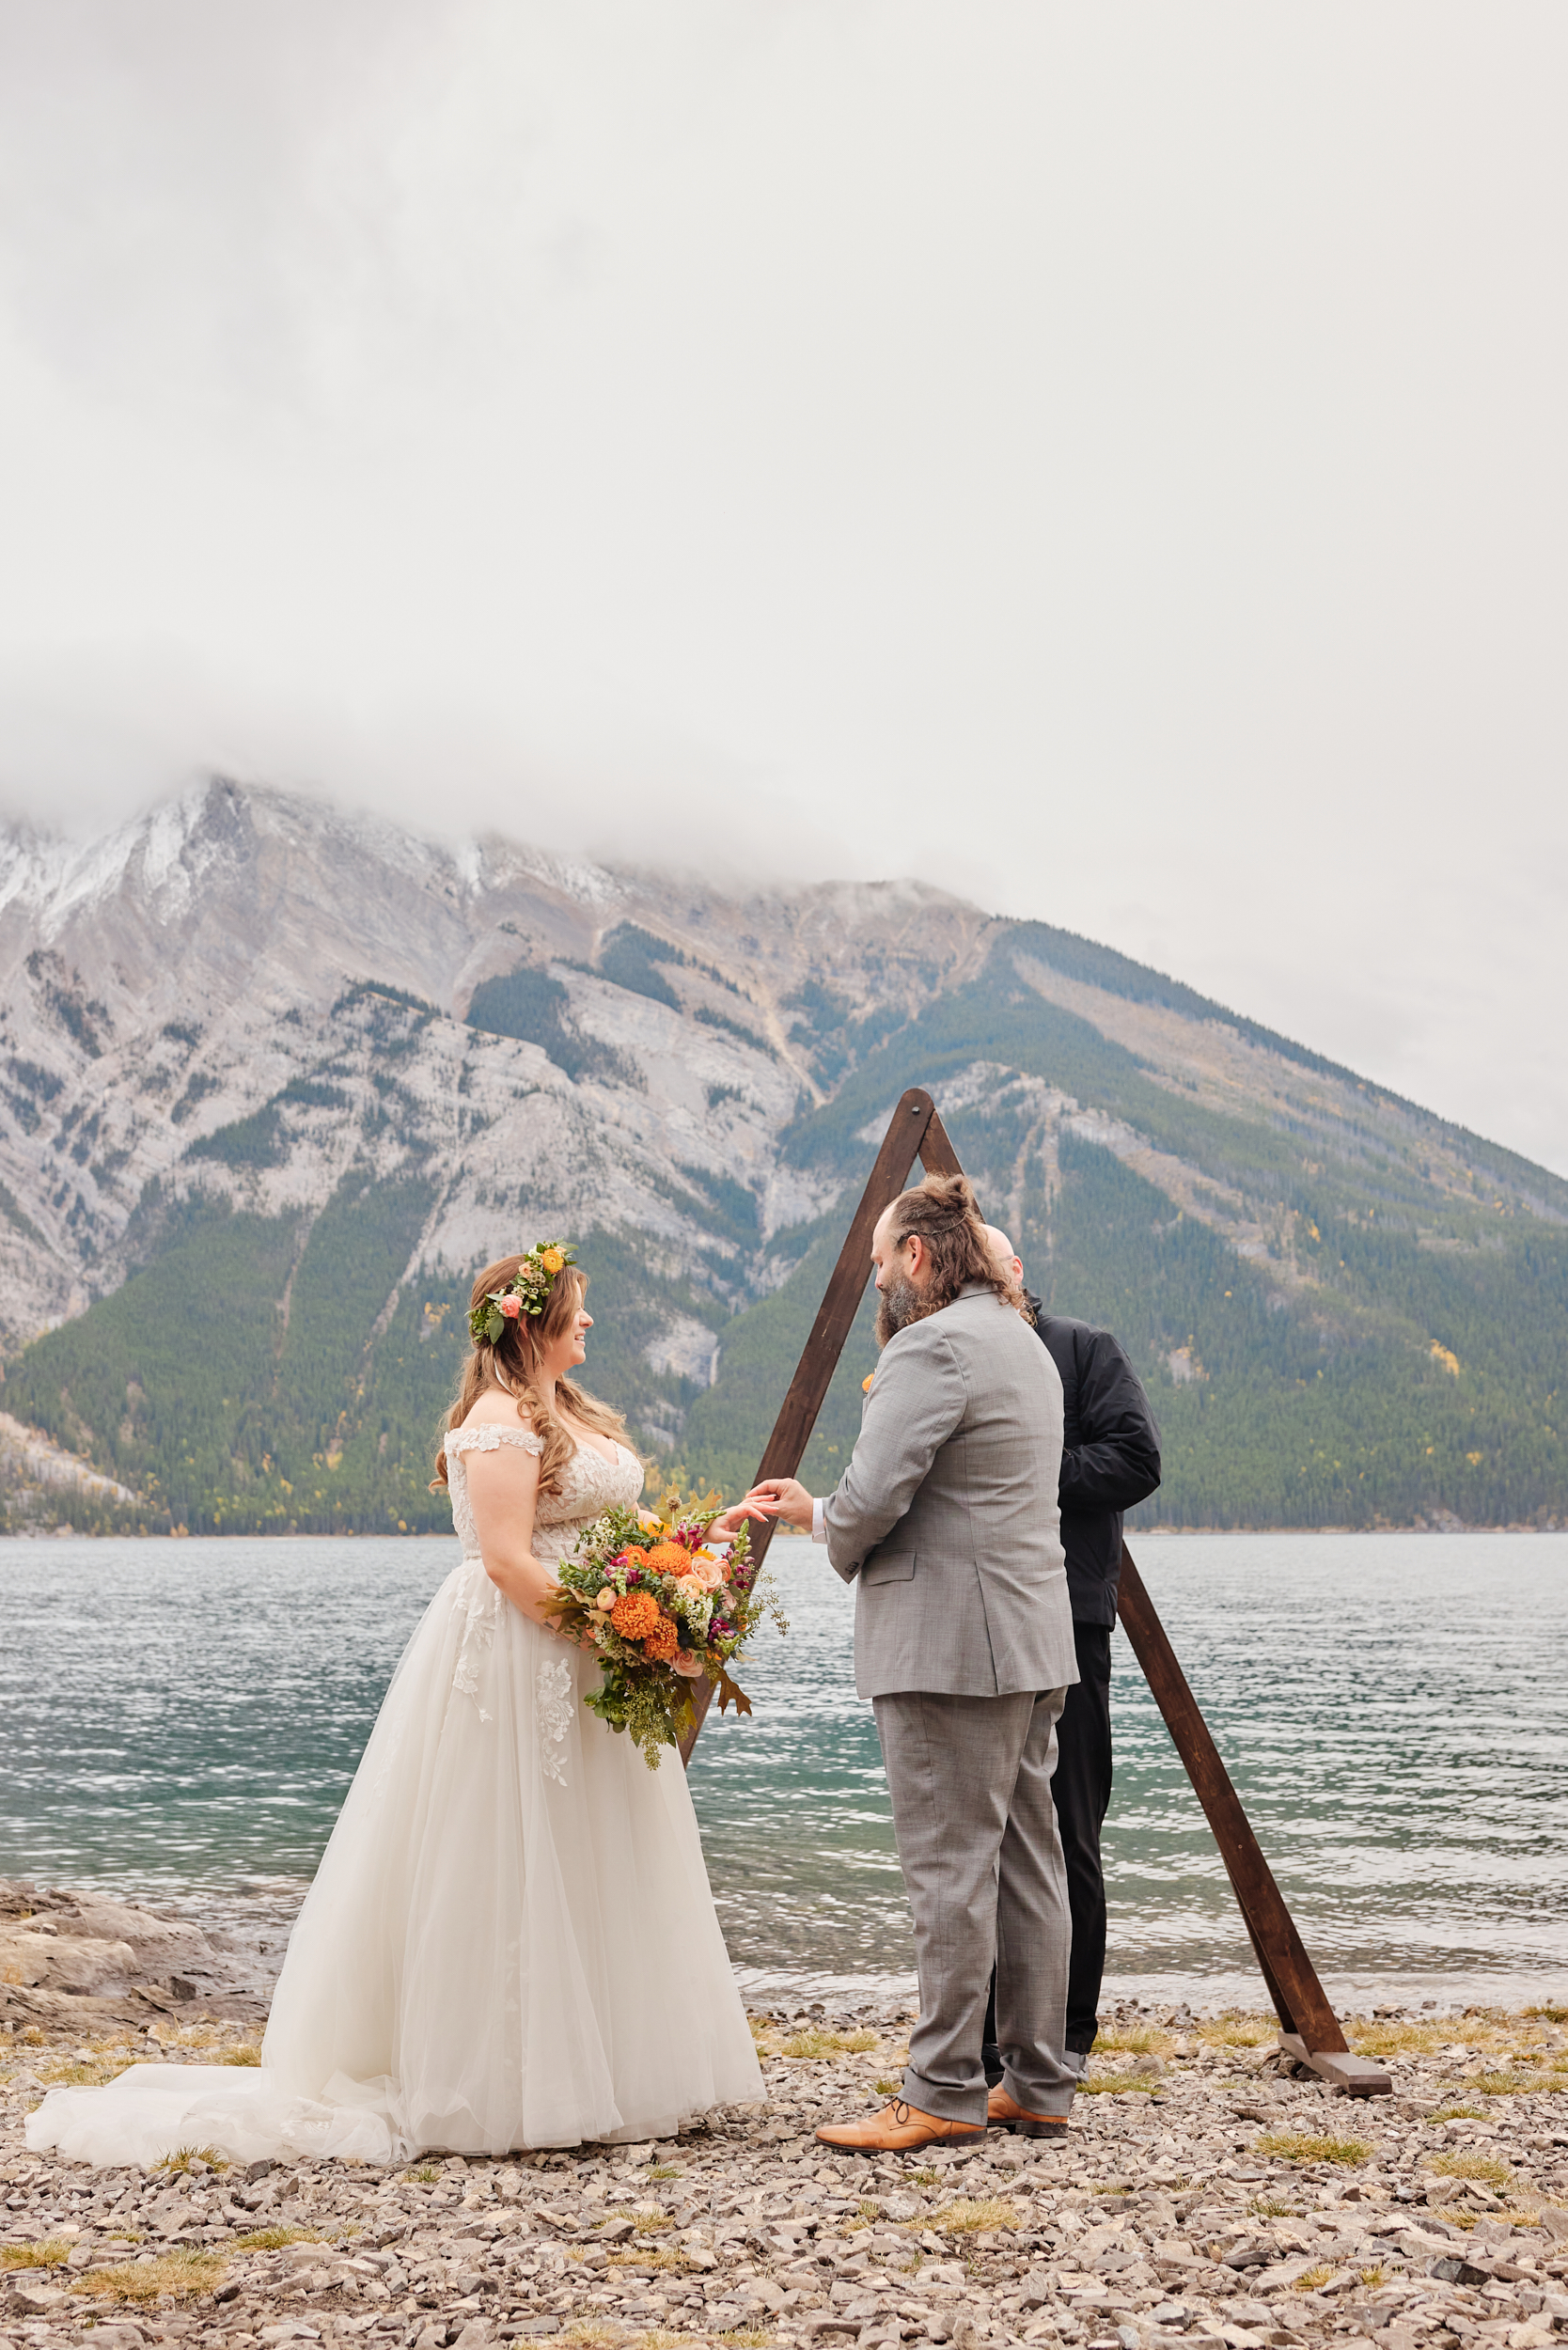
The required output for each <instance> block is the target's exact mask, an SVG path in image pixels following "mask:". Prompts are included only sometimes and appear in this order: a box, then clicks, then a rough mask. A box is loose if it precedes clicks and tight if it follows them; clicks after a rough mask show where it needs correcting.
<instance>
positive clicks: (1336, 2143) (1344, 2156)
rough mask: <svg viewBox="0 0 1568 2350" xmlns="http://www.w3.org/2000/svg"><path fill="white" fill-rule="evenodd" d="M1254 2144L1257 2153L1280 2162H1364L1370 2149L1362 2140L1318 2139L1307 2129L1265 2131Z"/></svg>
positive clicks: (1364, 2140)
mask: <svg viewBox="0 0 1568 2350" xmlns="http://www.w3.org/2000/svg"><path fill="white" fill-rule="evenodd" d="M1254 2142H1255V2145H1256V2148H1257V2151H1258V2153H1259V2154H1274V2155H1277V2156H1278V2159H1279V2160H1280V2161H1281V2162H1342V2163H1345V2164H1350V2165H1353V2164H1356V2163H1358V2162H1365V2161H1366V2159H1367V2157H1368V2155H1369V2154H1371V2153H1372V2148H1371V2147H1370V2146H1369V2145H1368V2144H1367V2141H1366V2139H1364V2138H1320V2137H1318V2136H1317V2135H1316V2134H1315V2133H1314V2132H1313V2131H1310V2130H1265V2131H1264V2132H1263V2135H1262V2138H1260V2139H1256V2140H1255V2141H1254Z"/></svg>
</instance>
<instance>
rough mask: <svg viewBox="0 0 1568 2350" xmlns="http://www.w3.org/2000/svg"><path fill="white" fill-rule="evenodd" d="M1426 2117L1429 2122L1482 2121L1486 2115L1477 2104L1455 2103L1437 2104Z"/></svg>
mask: <svg viewBox="0 0 1568 2350" xmlns="http://www.w3.org/2000/svg"><path fill="white" fill-rule="evenodd" d="M1427 2119H1428V2121H1429V2122H1484V2121H1485V2119H1486V2116H1485V2114H1484V2113H1482V2109H1481V2107H1479V2106H1466V2105H1457V2104H1456V2105H1447V2106H1439V2107H1437V2110H1436V2111H1435V2113H1431V2114H1428V2116H1427ZM1430 2167H1431V2166H1430V2165H1429V2166H1428V2168H1430Z"/></svg>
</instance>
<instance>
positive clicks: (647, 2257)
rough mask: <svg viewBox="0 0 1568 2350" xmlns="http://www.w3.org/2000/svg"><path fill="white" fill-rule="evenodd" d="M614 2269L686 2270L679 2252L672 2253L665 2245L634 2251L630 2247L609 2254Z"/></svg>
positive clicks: (651, 2245)
mask: <svg viewBox="0 0 1568 2350" xmlns="http://www.w3.org/2000/svg"><path fill="white" fill-rule="evenodd" d="M608 2257H609V2264H610V2266H611V2267H612V2268H684V2266H685V2265H686V2264H685V2261H684V2260H683V2259H682V2255H681V2254H680V2253H679V2252H672V2251H670V2250H669V2248H668V2247H667V2246H666V2245H663V2244H645V2245H643V2246H641V2247H640V2248H638V2249H637V2250H635V2251H634V2250H633V2249H632V2247H631V2246H630V2245H625V2246H623V2247H622V2248H620V2250H619V2251H616V2252H611V2253H610V2254H609V2256H608Z"/></svg>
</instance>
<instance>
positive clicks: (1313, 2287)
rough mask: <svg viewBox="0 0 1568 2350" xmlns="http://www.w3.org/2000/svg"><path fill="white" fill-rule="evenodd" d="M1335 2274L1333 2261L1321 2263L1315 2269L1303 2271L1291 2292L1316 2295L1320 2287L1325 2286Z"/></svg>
mask: <svg viewBox="0 0 1568 2350" xmlns="http://www.w3.org/2000/svg"><path fill="white" fill-rule="evenodd" d="M1333 2274H1334V2264H1333V2262H1332V2261H1319V2263H1318V2264H1317V2266H1316V2267H1315V2268H1304V2269H1303V2270H1302V2272H1301V2274H1300V2276H1299V2277H1298V2278H1297V2279H1296V2280H1295V2282H1294V2285H1293V2286H1292V2287H1291V2291H1292V2292H1293V2293H1316V2291H1317V2289H1318V2287H1319V2285H1325V2284H1326V2283H1327V2282H1328V2279H1329V2278H1330V2277H1332V2275H1333Z"/></svg>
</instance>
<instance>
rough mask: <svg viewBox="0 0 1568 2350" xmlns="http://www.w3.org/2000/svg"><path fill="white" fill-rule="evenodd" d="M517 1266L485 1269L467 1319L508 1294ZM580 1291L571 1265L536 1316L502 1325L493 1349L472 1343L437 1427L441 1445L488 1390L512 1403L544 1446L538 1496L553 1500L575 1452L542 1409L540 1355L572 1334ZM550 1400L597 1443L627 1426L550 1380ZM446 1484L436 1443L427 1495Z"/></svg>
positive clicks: (583, 1285) (580, 1275) (503, 1263)
mask: <svg viewBox="0 0 1568 2350" xmlns="http://www.w3.org/2000/svg"><path fill="white" fill-rule="evenodd" d="M522 1263H523V1259H522V1258H521V1257H498V1258H497V1259H496V1261H495V1262H494V1264H487V1265H486V1267H485V1269H484V1271H483V1272H482V1273H481V1274H480V1275H479V1277H478V1280H477V1281H476V1282H475V1284H474V1288H473V1292H472V1293H471V1295H470V1297H469V1300H468V1309H469V1311H470V1313H473V1312H475V1311H477V1310H478V1308H479V1307H480V1306H482V1305H483V1303H484V1301H485V1299H486V1298H487V1297H490V1296H493V1295H494V1293H495V1292H496V1291H498V1290H508V1289H510V1287H511V1284H512V1283H513V1281H515V1280H516V1278H517V1275H518V1269H519V1267H520V1266H521V1265H522ZM587 1289H588V1275H587V1274H586V1273H584V1272H582V1271H580V1270H579V1268H578V1267H577V1266H576V1265H568V1266H567V1267H566V1268H565V1270H564V1271H563V1272H560V1273H557V1276H556V1277H555V1279H554V1280H553V1281H552V1282H551V1284H550V1294H549V1296H548V1297H547V1298H546V1300H545V1302H544V1307H543V1310H542V1311H541V1312H540V1313H537V1314H519V1315H518V1316H517V1319H516V1320H515V1321H514V1322H509V1323H508V1324H507V1325H506V1327H505V1329H504V1330H503V1331H502V1333H501V1335H500V1337H499V1338H498V1339H497V1340H496V1341H495V1343H494V1346H492V1344H491V1343H490V1340H488V1339H476V1340H474V1350H473V1353H472V1354H471V1355H469V1357H468V1360H467V1361H466V1362H465V1363H464V1364H463V1378H462V1381H461V1383H460V1385H459V1387H458V1391H457V1395H456V1398H455V1400H454V1401H453V1402H452V1405H451V1408H450V1409H449V1410H448V1412H447V1416H446V1418H444V1419H443V1421H442V1423H441V1431H442V1436H443V1439H445V1436H446V1433H447V1429H448V1428H461V1427H462V1426H463V1421H464V1420H465V1419H466V1418H468V1415H469V1413H470V1412H471V1411H472V1410H473V1408H474V1406H475V1404H476V1403H477V1402H478V1400H479V1398H480V1396H481V1395H483V1394H484V1393H485V1392H486V1390H487V1389H488V1388H491V1387H499V1388H500V1389H501V1391H502V1393H503V1394H505V1395H510V1397H511V1399H512V1401H513V1402H514V1403H515V1404H516V1405H517V1408H518V1411H519V1412H520V1413H521V1415H522V1417H523V1418H525V1420H526V1421H527V1423H528V1425H529V1426H530V1427H531V1428H532V1430H533V1432H534V1434H535V1435H536V1436H539V1437H541V1439H542V1440H543V1445H544V1450H543V1452H542V1454H541V1457H540V1464H539V1489H540V1491H541V1493H546V1494H558V1493H559V1492H560V1489H561V1484H560V1481H561V1474H562V1471H563V1470H564V1469H566V1468H567V1466H568V1465H570V1463H571V1460H572V1453H573V1451H574V1450H575V1449H576V1448H575V1446H574V1445H573V1443H572V1438H571V1437H570V1436H569V1435H568V1434H567V1433H566V1430H565V1428H564V1427H563V1426H562V1424H561V1422H560V1420H559V1419H558V1418H557V1416H556V1414H555V1413H554V1412H553V1411H552V1410H551V1408H550V1405H549V1403H548V1402H547V1401H546V1397H547V1394H548V1389H547V1387H546V1386H545V1383H544V1380H543V1377H542V1375H541V1358H542V1354H543V1350H544V1348H545V1347H547V1346H549V1345H551V1344H552V1343H553V1342H554V1341H555V1340H557V1339H558V1338H560V1337H561V1336H563V1334H564V1333H565V1332H566V1331H567V1330H568V1329H570V1328H571V1326H572V1317H573V1316H574V1315H575V1313H576V1311H577V1309H578V1308H579V1307H580V1306H581V1304H582V1302H583V1296H584V1293H585V1292H586V1291H587ZM556 1393H557V1396H558V1397H559V1398H560V1400H561V1402H563V1403H564V1404H565V1406H566V1408H567V1410H568V1411H569V1412H570V1413H571V1414H572V1418H573V1419H574V1420H576V1421H577V1422H578V1424H579V1426H581V1427H584V1428H592V1429H594V1430H596V1431H597V1433H598V1434H600V1435H603V1436H619V1434H621V1432H622V1430H623V1429H624V1428H625V1425H626V1423H625V1421H624V1420H623V1419H622V1418H621V1417H620V1414H619V1412H612V1411H611V1409H610V1407H609V1405H608V1404H607V1403H600V1402H595V1400H594V1398H593V1397H592V1396H591V1395H588V1394H586V1393H585V1392H584V1390H583V1389H582V1388H581V1387H578V1386H577V1385H576V1383H575V1381H574V1380H571V1379H557V1382H556ZM446 1482H447V1447H446V1443H445V1441H443V1443H442V1446H441V1449H440V1450H439V1451H438V1452H437V1454H436V1456H435V1475H434V1476H433V1477H432V1478H431V1493H432V1494H433V1493H439V1492H440V1491H441V1489H442V1488H443V1486H444V1485H445V1484H446Z"/></svg>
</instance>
